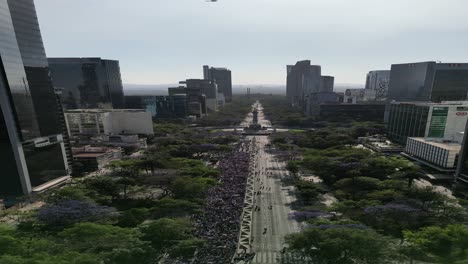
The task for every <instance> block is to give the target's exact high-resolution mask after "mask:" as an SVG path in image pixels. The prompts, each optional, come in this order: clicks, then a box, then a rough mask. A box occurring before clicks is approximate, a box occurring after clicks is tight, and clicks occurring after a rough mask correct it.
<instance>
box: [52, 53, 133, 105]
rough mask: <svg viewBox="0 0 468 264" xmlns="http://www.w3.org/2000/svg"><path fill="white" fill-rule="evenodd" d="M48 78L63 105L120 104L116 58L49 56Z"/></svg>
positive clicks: (121, 94) (122, 100) (120, 83)
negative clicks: (60, 94) (49, 74)
mask: <svg viewBox="0 0 468 264" xmlns="http://www.w3.org/2000/svg"><path fill="white" fill-rule="evenodd" d="M48 61H49V65H50V72H51V75H52V81H53V84H54V86H55V87H56V88H60V89H62V98H61V99H62V103H63V106H64V108H65V109H92V108H102V109H109V108H116V109H122V108H124V94H123V85H122V78H121V75H120V66H119V61H116V60H104V59H101V58H49V59H48Z"/></svg>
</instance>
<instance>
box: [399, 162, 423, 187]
mask: <svg viewBox="0 0 468 264" xmlns="http://www.w3.org/2000/svg"><path fill="white" fill-rule="evenodd" d="M396 177H399V178H402V179H406V180H407V182H408V186H407V187H408V188H411V187H412V186H413V182H414V180H417V179H421V178H422V177H424V174H423V173H422V172H421V167H419V166H416V165H412V164H411V165H408V166H405V167H404V168H402V169H401V170H400V172H399V173H397V174H396Z"/></svg>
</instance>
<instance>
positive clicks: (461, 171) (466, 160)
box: [455, 123, 468, 186]
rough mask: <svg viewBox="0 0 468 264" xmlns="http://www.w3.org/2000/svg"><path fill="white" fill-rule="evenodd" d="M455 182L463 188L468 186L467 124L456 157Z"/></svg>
mask: <svg viewBox="0 0 468 264" xmlns="http://www.w3.org/2000/svg"><path fill="white" fill-rule="evenodd" d="M455 181H456V182H457V183H461V184H463V185H464V186H468V123H467V124H466V127H465V130H464V136H463V142H462V147H461V150H460V154H459V156H458V166H457V173H456V174H455Z"/></svg>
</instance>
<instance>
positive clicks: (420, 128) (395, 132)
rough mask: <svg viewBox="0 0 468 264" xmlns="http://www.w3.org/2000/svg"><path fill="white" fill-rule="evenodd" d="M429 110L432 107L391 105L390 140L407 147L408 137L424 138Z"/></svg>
mask: <svg viewBox="0 0 468 264" xmlns="http://www.w3.org/2000/svg"><path fill="white" fill-rule="evenodd" d="M429 110H430V105H418V104H410V103H408V104H405V103H401V104H396V103H395V104H391V105H390V117H389V122H388V128H387V135H388V138H389V139H390V140H391V141H393V142H395V143H398V144H401V145H406V140H407V139H408V137H424V136H425V133H426V127H427V122H428V121H427V120H428V116H429Z"/></svg>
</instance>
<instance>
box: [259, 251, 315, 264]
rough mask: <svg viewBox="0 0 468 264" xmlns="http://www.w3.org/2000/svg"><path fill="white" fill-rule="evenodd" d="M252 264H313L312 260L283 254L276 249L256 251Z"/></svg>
mask: <svg viewBox="0 0 468 264" xmlns="http://www.w3.org/2000/svg"><path fill="white" fill-rule="evenodd" d="M250 263H252V264H313V263H312V261H310V260H308V259H304V258H302V257H299V256H296V255H293V254H281V253H280V252H276V251H262V252H256V253H255V257H254V258H253V260H252V262H250Z"/></svg>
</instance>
